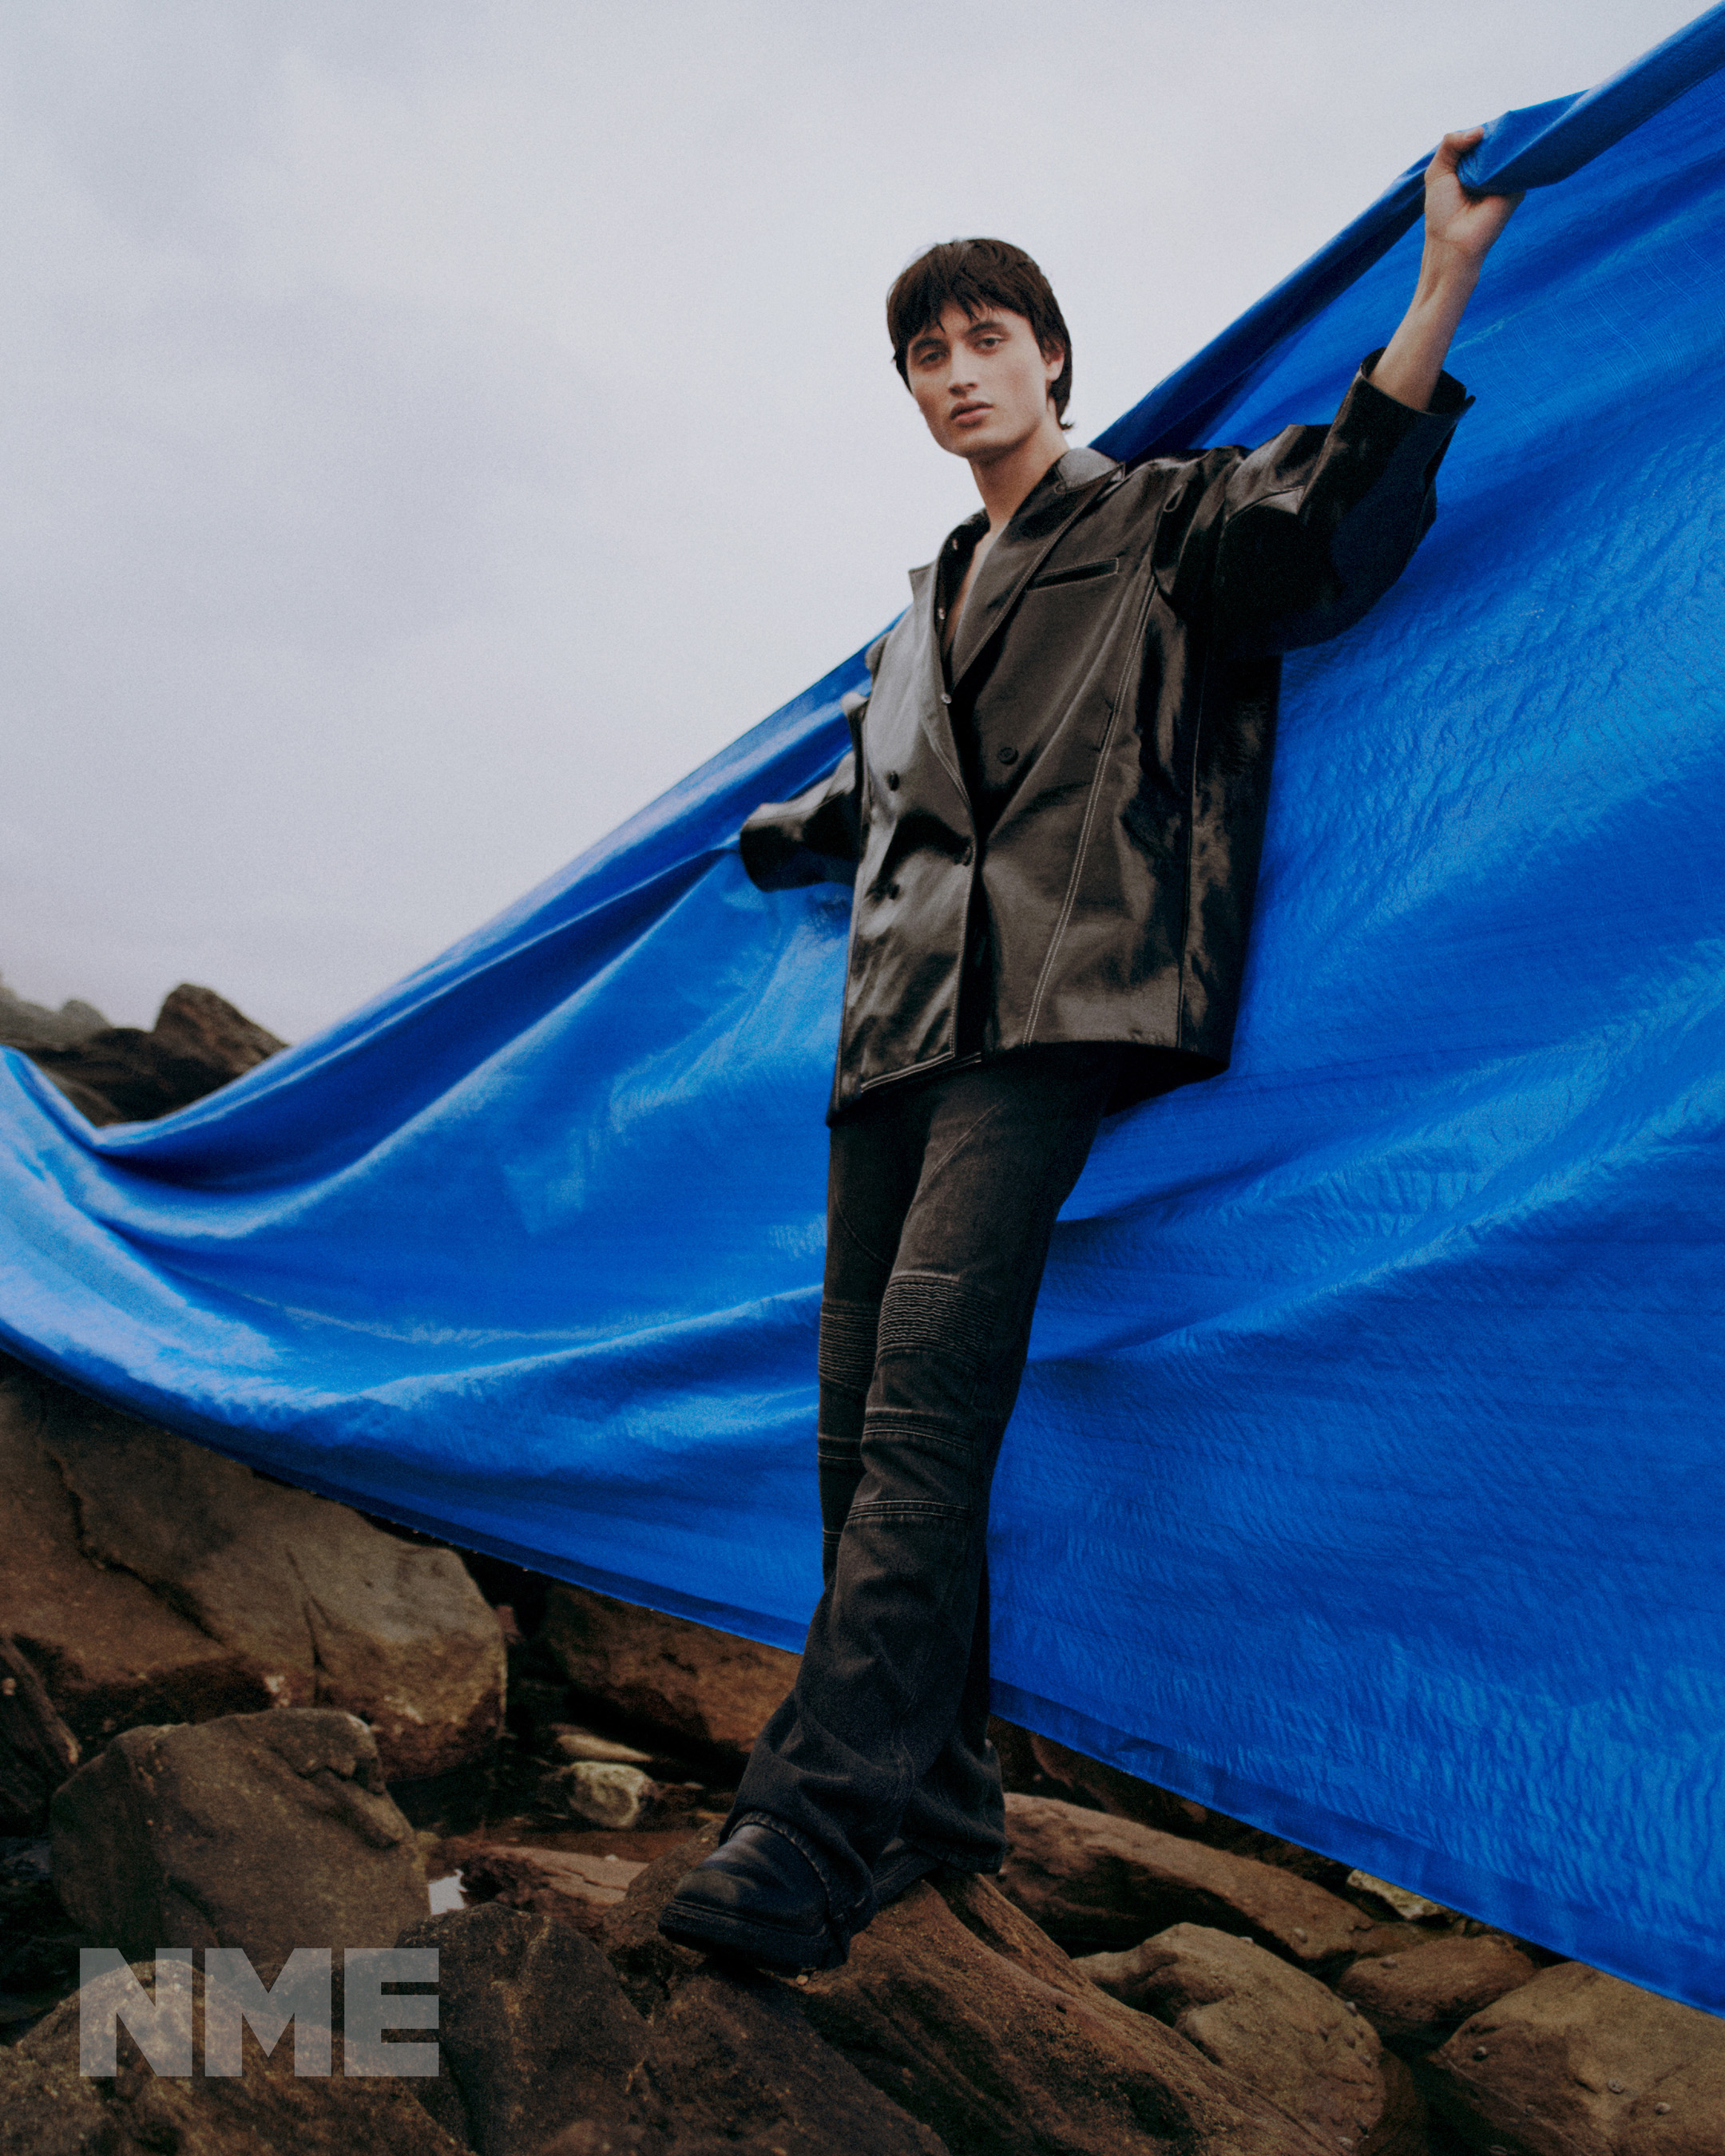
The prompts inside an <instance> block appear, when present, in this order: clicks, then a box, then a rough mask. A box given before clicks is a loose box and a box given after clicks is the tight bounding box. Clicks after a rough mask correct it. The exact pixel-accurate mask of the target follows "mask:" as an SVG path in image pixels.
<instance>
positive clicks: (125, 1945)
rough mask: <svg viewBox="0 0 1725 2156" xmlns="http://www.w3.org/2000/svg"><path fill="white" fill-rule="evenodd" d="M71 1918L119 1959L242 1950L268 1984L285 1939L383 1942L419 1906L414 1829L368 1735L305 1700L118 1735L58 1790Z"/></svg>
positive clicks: (60, 1859) (352, 1721) (421, 1888)
mask: <svg viewBox="0 0 1725 2156" xmlns="http://www.w3.org/2000/svg"><path fill="white" fill-rule="evenodd" d="M50 1817H51V1819H52V1822H53V1840H54V1855H53V1863H54V1889H55V1892H57V1893H58V1894H59V1898H60V1901H61V1902H62V1903H63V1905H64V1907H65V1910H66V1912H67V1914H68V1915H69V1917H71V1918H72V1920H73V1922H74V1923H76V1924H78V1925H80V1926H81V1927H82V1928H83V1929H84V1930H85V1932H87V1933H89V1934H90V1937H91V1938H94V1939H95V1940H98V1941H100V1943H102V1944H103V1945H105V1946H112V1947H117V1948H119V1949H120V1951H121V1953H123V1954H125V1955H126V1957H127V1958H128V1959H130V1958H134V1957H137V1956H141V1955H145V1954H149V1953H154V1951H155V1949H156V1948H157V1947H158V1946H176V1947H201V1946H232V1947H244V1948H245V1950H246V1952H247V1953H249V1955H250V1957H251V1959H252V1963H253V1965H254V1968H255V1969H257V1970H258V1972H259V1974H260V1975H261V1976H262V1977H263V1978H264V1980H265V1982H271V1981H273V1980H274V1979H275V1975H276V1974H277V1973H278V1972H279V1971H280V1969H281V1966H282V1964H283V1963H284V1962H285V1960H286V1959H287V1957H288V1955H289V1954H290V1953H291V1952H292V1950H293V1949H294V1948H295V1947H296V1946H328V1947H331V1948H335V1949H336V1957H337V1960H338V1962H339V1959H340V1950H341V1948H344V1947H365V1946H390V1945H393V1943H394V1941H395V1938H396V1935H397V1933H398V1932H400V1931H401V1929H402V1928H403V1926H404V1925H407V1924H410V1923H413V1922H417V1921H418V1918H419V1917H422V1916H423V1915H424V1912H425V1907H426V1901H425V1876H424V1871H423V1869H422V1867H421V1862H420V1856H419V1849H418V1843H417V1841H416V1840H415V1838H414V1835H413V1829H412V1828H411V1827H410V1826H409V1825H408V1822H407V1820H405V1819H403V1816H402V1815H401V1813H400V1812H399V1811H398V1810H397V1809H396V1807H395V1805H394V1804H393V1803H392V1802H391V1801H390V1799H389V1795H388V1791H387V1790H386V1789H385V1788H384V1785H383V1778H382V1772H381V1770H380V1768H379V1767H378V1763H377V1747H376V1745H375V1744H374V1743H372V1734H371V1732H370V1731H369V1730H368V1729H367V1727H366V1726H365V1724H364V1723H363V1722H360V1721H358V1720H357V1718H356V1717H354V1716H352V1715H351V1714H339V1713H336V1712H331V1711H328V1710H322V1709H316V1708H300V1709H292V1708H290V1709H287V1710H285V1711H279V1712H272V1713H268V1714H244V1715H229V1716H226V1717H223V1718H222V1719H220V1720H218V1721H215V1722H200V1723H195V1724H187V1725H185V1726H183V1727H178V1728H143V1729H129V1730H126V1732H124V1733H123V1734H122V1735H121V1736H119V1737H116V1738H115V1740H114V1742H113V1743H111V1744H110V1745H109V1746H108V1748H107V1749H106V1750H105V1751H104V1752H101V1753H98V1754H97V1756H96V1757H95V1758H94V1759H92V1760H90V1762H89V1763H88V1764H87V1765H85V1766H83V1767H80V1768H79V1770H78V1772H77V1773H76V1774H74V1775H73V1776H72V1778H71V1779H70V1780H69V1781H68V1782H64V1783H63V1784H61V1786H60V1787H59V1789H58V1790H56V1791H55V1793H54V1803H53V1807H52V1810H51V1814H50Z"/></svg>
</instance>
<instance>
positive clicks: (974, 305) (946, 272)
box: [886, 239, 1072, 424]
mask: <svg viewBox="0 0 1725 2156" xmlns="http://www.w3.org/2000/svg"><path fill="white" fill-rule="evenodd" d="M949 306H956V307H962V308H963V311H964V312H965V313H966V314H967V315H968V316H969V317H970V319H971V320H972V321H975V320H976V318H977V316H978V315H982V314H986V313H987V312H988V309H989V308H990V307H1004V308H1005V309H1006V310H1007V311H1008V312H1009V314H1014V315H1022V316H1024V320H1025V321H1027V322H1029V325H1030V327H1031V329H1032V331H1034V333H1035V337H1036V342H1037V346H1038V347H1039V349H1040V352H1041V353H1042V356H1043V357H1044V358H1045V359H1049V358H1051V357H1053V356H1054V354H1055V352H1056V351H1059V352H1060V353H1061V354H1063V356H1064V357H1065V365H1064V366H1063V367H1061V369H1060V373H1059V375H1058V376H1057V377H1055V381H1054V382H1053V384H1052V385H1051V388H1050V394H1051V395H1052V396H1053V398H1054V408H1055V418H1058V419H1059V420H1060V422H1061V423H1062V424H1064V423H1065V416H1066V400H1067V398H1070V396H1071V394H1072V340H1071V338H1070V336H1067V334H1066V324H1065V318H1064V317H1063V316H1062V315H1061V313H1060V302H1059V300H1056V299H1055V295H1054V291H1053V289H1052V287H1051V286H1050V284H1049V281H1048V280H1047V278H1046V277H1045V276H1044V275H1043V274H1042V272H1041V271H1040V269H1038V268H1037V267H1036V264H1034V262H1033V261H1032V260H1031V259H1030V258H1029V255H1028V254H1025V252H1024V249H1023V248H1022V247H1014V245H1013V244H1012V243H1011V241H1010V240H1006V239H943V240H942V242H941V244H940V245H939V246H938V247H931V248H930V249H929V250H928V252H927V254H919V255H918V256H917V257H916V260H915V261H914V262H912V263H911V264H910V266H909V267H908V268H907V269H901V271H900V272H899V274H898V275H897V277H896V279H895V280H894V281H893V286H892V290H891V291H890V292H889V293H888V294H887V295H886V334H887V335H888V336H890V337H891V339H892V363H893V365H894V366H895V367H896V368H897V369H898V372H899V378H900V380H901V381H902V382H903V383H904V385H905V387H906V388H907V389H908V388H910V386H911V377H910V370H909V367H908V366H907V364H906V354H907V353H908V352H909V351H910V348H911V341H912V340H913V339H915V338H916V337H919V336H922V332H923V331H924V330H926V329H928V328H929V327H931V326H934V325H937V324H938V322H939V321H940V318H941V316H942V315H943V314H944V313H945V312H946V311H947V308H948V307H949Z"/></svg>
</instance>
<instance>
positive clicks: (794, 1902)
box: [659, 1820, 908, 1972]
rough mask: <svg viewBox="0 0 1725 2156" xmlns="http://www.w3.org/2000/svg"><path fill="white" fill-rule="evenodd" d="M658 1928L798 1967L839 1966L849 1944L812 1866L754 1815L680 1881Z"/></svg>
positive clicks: (747, 1957) (699, 1943) (753, 1958)
mask: <svg viewBox="0 0 1725 2156" xmlns="http://www.w3.org/2000/svg"><path fill="white" fill-rule="evenodd" d="M906 1883H907V1884H908V1881H906ZM659 1928H660V1931H661V1932H662V1933H664V1934H665V1938H668V1939H675V1941H676V1943H678V1945H679V1946H685V1947H699V1948H702V1949H704V1950H705V1951H706V1952H707V1953H730V1954H735V1955H737V1957H738V1958H740V1959H742V1960H744V1961H749V1962H752V1963H755V1964H756V1966H757V1967H758V1968H761V1969H783V1970H789V1971H793V1972H794V1971H797V1970H801V1969H837V1968H838V1967H839V1964H840V1963H842V1962H843V1961H844V1959H845V1954H846V1952H847V1951H848V1948H849V1942H848V1941H847V1940H846V1939H845V1938H844V1937H843V1936H842V1935H841V1934H840V1933H837V1932H835V1931H834V1928H833V1925H832V1922H831V1921H830V1918H829V1914H828V1910H827V1897H826V1890H825V1888H824V1886H822V1885H821V1883H820V1876H819V1873H818V1872H817V1871H815V1868H814V1866H813V1865H812V1864H811V1863H810V1862H809V1860H808V1858H807V1857H806V1856H803V1852H802V1851H801V1850H800V1849H798V1847H797V1845H796V1844H795V1843H794V1842H793V1841H791V1840H789V1839H788V1837H787V1836H786V1835H782V1834H778V1833H775V1832H774V1830H773V1828H771V1827H770V1826H765V1825H762V1824H760V1823H759V1822H758V1821H757V1820H749V1821H748V1822H747V1823H746V1824H745V1825H742V1826H740V1827H738V1828H737V1831H736V1832H735V1833H734V1834H733V1835H732V1836H731V1838H730V1840H728V1841H726V1842H724V1843H721V1845H720V1846H719V1847H718V1848H717V1849H716V1850H715V1851H713V1853H712V1855H711V1856H709V1857H708V1858H706V1860H705V1861H704V1862H702V1863H700V1864H697V1865H696V1867H695V1869H694V1870H693V1871H691V1872H688V1873H686V1874H685V1876H684V1877H683V1878H682V1879H681V1880H680V1881H679V1882H678V1886H677V1891H676V1892H675V1894H673V1895H672V1897H671V1898H670V1901H669V1902H666V1903H665V1907H664V1909H663V1910H662V1911H661V1912H660V1918H659Z"/></svg>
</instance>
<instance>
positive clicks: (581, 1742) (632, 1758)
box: [550, 1722, 653, 1767]
mask: <svg viewBox="0 0 1725 2156" xmlns="http://www.w3.org/2000/svg"><path fill="white" fill-rule="evenodd" d="M550 1736H551V1740H552V1747H553V1748H554V1749H555V1750H556V1752H557V1753H558V1755H559V1756H560V1757H561V1758H565V1759H599V1760H606V1761H609V1762H610V1763H613V1764H614V1765H616V1766H619V1767H650V1766H651V1765H652V1764H653V1754H652V1753H650V1752H643V1751H641V1750H640V1749H639V1748H638V1747H637V1746H635V1745H633V1744H619V1743H618V1742H617V1739H616V1738H614V1737H601V1736H599V1735H598V1732H596V1731H594V1730H591V1729H580V1728H578V1727H576V1726H575V1725H574V1724H573V1723H572V1722H555V1723H553V1724H552V1728H551V1731H550Z"/></svg>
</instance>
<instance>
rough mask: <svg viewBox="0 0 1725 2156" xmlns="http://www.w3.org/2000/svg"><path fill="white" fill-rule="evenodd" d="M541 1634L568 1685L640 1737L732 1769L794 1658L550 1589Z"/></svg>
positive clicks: (583, 1594) (793, 1667) (783, 1689)
mask: <svg viewBox="0 0 1725 2156" xmlns="http://www.w3.org/2000/svg"><path fill="white" fill-rule="evenodd" d="M545 1623H546V1630H545V1636H546V1640H547V1645H549V1646H550V1648H551V1650H552V1653H553V1654H554V1655H556V1657H557V1661H558V1663H559V1664H560V1665H561V1666H562V1669H563V1671H564V1672H565V1674H566V1675H567V1677H568V1679H569V1681H570V1683H571V1684H572V1686H574V1687H575V1689H576V1690H577V1691H581V1692H583V1693H585V1694H587V1695H588V1697H590V1698H592V1699H594V1700H598V1701H600V1702H603V1704H604V1705H605V1707H608V1709H609V1710H610V1712H612V1713H613V1714H614V1715H616V1716H619V1717H622V1718H623V1719H624V1721H625V1722H628V1723H629V1724H630V1725H632V1726H633V1727H634V1728H635V1729H636V1730H637V1731H639V1732H641V1733H642V1734H643V1735H645V1736H649V1737H650V1738H659V1739H661V1740H668V1741H669V1743H670V1747H671V1748H672V1749H673V1750H674V1751H675V1750H678V1749H680V1748H690V1747H692V1748H695V1749H696V1751H697V1752H703V1753H717V1754H720V1755H722V1757H723V1758H724V1760H725V1763H726V1765H728V1766H730V1767H731V1768H733V1769H739V1768H741V1766H742V1762H743V1761H744V1760H745V1759H746V1758H747V1756H748V1753H749V1752H750V1750H751V1748H752V1747H753V1744H754V1741H755V1739H756V1738H757V1736H758V1735H759V1734H760V1731H761V1727H762V1723H763V1722H765V1721H766V1719H767V1717H768V1715H769V1714H771V1713H772V1712H773V1708H774V1707H777V1706H778V1703H779V1702H780V1700H782V1699H783V1697H784V1696H785V1694H786V1693H787V1692H788V1691H789V1690H790V1688H791V1686H792V1685H793V1683H794V1682H795V1681H796V1676H797V1670H798V1663H799V1661H800V1659H801V1658H800V1656H798V1655H791V1654H787V1653H785V1652H784V1650H783V1649H782V1648H778V1647H763V1646H760V1645H757V1644H756V1642H755V1641H754V1640H742V1639H737V1638H735V1637H733V1636H732V1635H731V1634H730V1633H728V1632H716V1631H713V1630H710V1629H709V1628H708V1627H707V1626H706V1625H695V1624H691V1622H690V1621H689V1620H687V1619H686V1618H683V1617H666V1616H664V1615H661V1614H660V1612H659V1611H657V1610H654V1609H637V1608H635V1607H634V1604H630V1603H627V1602H614V1601H613V1600H611V1599H610V1598H609V1597H608V1596H607V1595H603V1594H591V1593H589V1591H588V1589H586V1588H583V1587H568V1586H564V1585H562V1584H559V1585H557V1586H555V1587H553V1588H552V1590H551V1593H550V1595H549V1596H548V1597H547V1603H546V1613H545Z"/></svg>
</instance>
